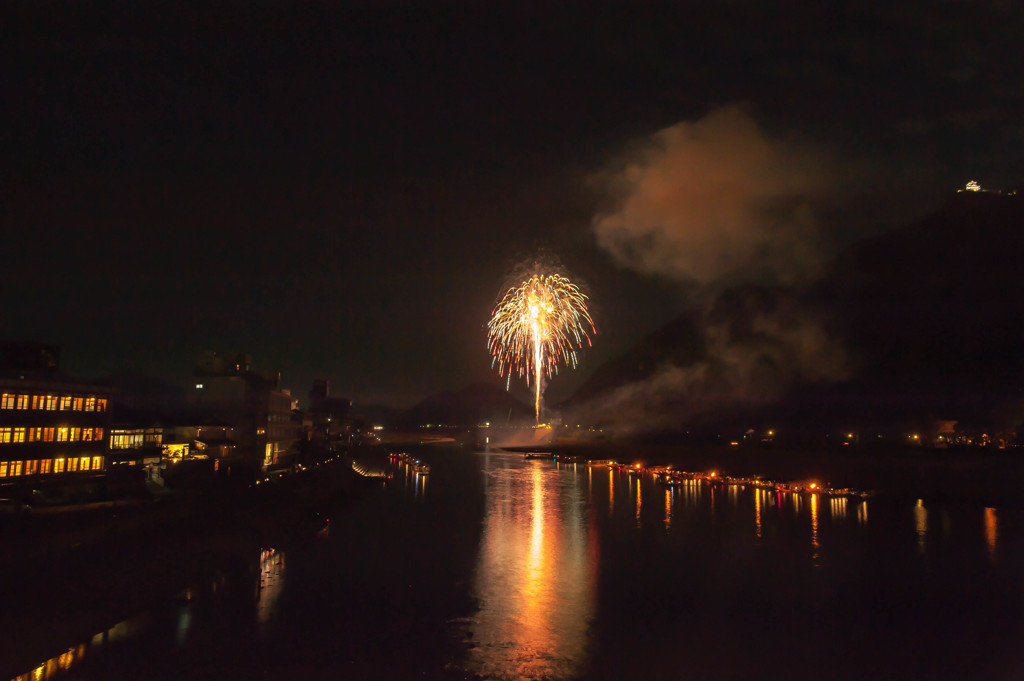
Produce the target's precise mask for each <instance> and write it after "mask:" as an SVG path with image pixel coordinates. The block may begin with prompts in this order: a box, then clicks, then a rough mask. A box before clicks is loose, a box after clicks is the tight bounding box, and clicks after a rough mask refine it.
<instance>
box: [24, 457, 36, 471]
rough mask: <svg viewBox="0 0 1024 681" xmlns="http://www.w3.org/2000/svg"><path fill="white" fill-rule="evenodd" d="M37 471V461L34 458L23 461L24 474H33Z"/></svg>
mask: <svg viewBox="0 0 1024 681" xmlns="http://www.w3.org/2000/svg"><path fill="white" fill-rule="evenodd" d="M38 471H39V462H38V461H36V460H34V459H33V460H32V461H26V462H25V475H35V474H36V473H37V472H38Z"/></svg>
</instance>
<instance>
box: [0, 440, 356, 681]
mask: <svg viewBox="0 0 1024 681" xmlns="http://www.w3.org/2000/svg"><path fill="white" fill-rule="evenodd" d="M374 486H375V483H373V482H370V481H366V480H362V479H360V478H358V476H356V475H355V474H354V473H353V472H352V470H351V465H350V458H349V457H339V459H338V460H337V461H334V462H330V463H327V464H323V465H321V466H318V467H316V468H311V469H307V470H306V471H303V472H300V473H298V474H295V475H294V476H293V477H292V478H291V479H284V480H281V481H279V482H277V483H275V484H271V485H265V486H261V487H255V486H254V487H252V488H246V489H244V490H238V491H223V490H222V491H216V490H214V491H210V492H204V493H196V494H189V495H185V496H182V497H181V498H176V499H166V500H160V501H154V502H150V504H149V505H148V506H145V507H143V508H133V509H130V510H128V509H124V512H122V513H121V514H117V513H115V512H113V509H116V508H117V507H116V506H111V507H108V508H101V509H87V510H84V511H79V513H81V514H83V516H88V522H86V521H85V518H73V517H72V515H73V514H74V513H75V511H69V512H68V513H67V516H66V517H65V518H63V519H62V520H63V521H64V524H65V525H66V527H65V528H64V529H63V530H62V531H59V532H55V533H54V534H52V535H46V534H39V533H43V532H45V531H46V529H47V528H36V527H32V528H22V529H20V530H16V531H15V532H14V533H13V534H11V533H5V535H4V536H3V539H2V540H0V547H2V548H3V549H4V550H3V552H2V553H3V559H2V560H0V571H2V573H3V574H4V575H5V576H7V577H8V580H7V582H8V583H9V584H17V585H18V588H17V590H16V591H15V592H14V593H12V594H11V595H10V596H8V598H7V599H5V608H4V611H3V613H2V615H0V628H3V629H4V630H5V631H8V632H12V635H9V636H6V637H4V638H3V640H2V642H0V678H15V677H16V676H17V675H19V674H24V673H26V672H29V671H31V670H32V669H34V668H35V667H37V666H38V665H39V664H41V663H43V662H45V661H46V660H47V659H50V658H52V657H54V656H56V655H60V654H61V653H62V652H64V650H65V649H64V648H62V647H61V646H63V645H64V644H65V643H67V642H72V644H73V645H77V644H78V643H80V642H87V641H89V640H90V639H91V638H92V637H93V636H94V635H95V634H96V633H97V632H102V631H104V630H106V629H108V628H109V627H111V626H113V625H116V624H117V623H119V622H121V621H123V620H126V619H128V618H130V617H133V616H135V615H136V614H138V613H139V612H141V611H143V610H145V609H146V608H148V607H150V606H151V605H152V604H153V603H156V602H160V601H166V600H168V599H173V598H174V597H175V596H176V595H177V594H179V593H181V592H182V591H183V590H184V589H187V588H190V587H193V586H195V585H196V584H197V583H201V582H203V581H205V580H207V579H209V578H211V577H213V576H214V575H216V574H217V573H218V572H223V571H225V570H231V569H242V568H240V567H239V566H245V565H248V562H247V561H246V557H247V556H252V557H255V556H258V554H259V551H260V549H262V548H266V547H268V546H275V547H276V545H281V544H286V543H287V542H288V541H290V540H291V539H293V538H296V537H299V536H301V535H302V534H303V533H310V534H311V533H313V532H315V530H316V529H319V528H317V527H315V526H314V525H313V523H316V522H319V519H318V518H317V517H315V516H318V515H319V514H320V512H321V510H323V511H325V512H329V513H330V515H331V516H338V517H339V522H336V523H332V525H331V527H332V529H334V528H335V527H337V529H338V530H339V531H343V521H342V520H340V519H341V518H343V516H344V514H345V510H346V508H347V507H348V506H350V505H351V504H353V503H355V502H356V501H358V499H359V498H361V497H362V496H363V495H364V494H365V493H368V492H369V490H370V489H371V488H372V487H374ZM35 520H36V518H33V519H32V521H35ZM76 521H77V522H76ZM8 529H11V528H8ZM19 532H20V534H19ZM28 533H36V534H33V535H32V536H28Z"/></svg>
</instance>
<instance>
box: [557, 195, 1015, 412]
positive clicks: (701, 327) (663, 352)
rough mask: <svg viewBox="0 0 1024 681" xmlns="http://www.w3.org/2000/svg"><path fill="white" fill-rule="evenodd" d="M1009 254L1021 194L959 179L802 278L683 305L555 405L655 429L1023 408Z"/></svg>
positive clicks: (1012, 262)
mask: <svg viewBox="0 0 1024 681" xmlns="http://www.w3.org/2000/svg"><path fill="white" fill-rule="evenodd" d="M1022 265H1024V198H1022V197H1021V196H1020V195H1019V194H1013V195H1009V194H998V193H987V192H977V193H975V192H962V193H958V194H956V195H955V196H953V197H952V198H951V199H950V200H949V201H948V202H947V203H946V204H945V205H944V206H943V207H942V208H940V209H939V210H938V211H937V212H935V213H934V214H933V215H930V216H928V217H927V218H925V219H924V220H921V221H920V222H917V223H914V224H911V225H908V226H906V227H904V228H900V229H896V230H892V231H889V232H886V233H884V234H880V235H878V236H875V237H873V238H871V239H868V240H865V241H862V242H858V243H855V244H853V245H851V246H850V247H848V248H847V249H846V250H845V251H843V252H842V253H841V254H840V255H839V256H838V257H836V258H835V259H834V261H833V262H832V263H831V264H830V266H828V267H827V268H826V269H825V275H824V276H823V277H822V279H821V280H819V281H817V282H815V283H813V284H812V285H809V286H806V287H801V288H793V287H776V286H752V285H745V286H739V287H734V288H732V289H729V290H726V291H724V292H722V293H721V294H720V295H719V296H718V297H717V298H716V299H715V300H714V301H712V302H711V303H709V304H706V305H704V306H701V307H696V306H695V307H693V308H691V309H688V310H686V311H684V312H683V313H682V314H681V315H680V316H679V317H677V318H676V319H675V320H673V321H672V322H670V323H668V324H666V325H665V326H663V327H662V328H661V329H659V330H658V331H656V332H655V333H653V334H651V335H650V336H648V337H646V338H644V339H642V340H641V341H640V342H638V343H637V344H636V345H635V346H634V347H633V348H631V349H630V350H629V351H628V352H626V353H624V354H623V355H622V356H620V357H619V358H616V359H614V360H612V361H610V362H608V363H606V364H605V365H604V366H602V367H600V368H599V369H598V370H597V371H595V372H594V374H593V376H592V377H591V379H590V380H589V381H587V383H585V384H584V385H583V386H582V387H581V388H580V390H579V391H578V392H577V393H576V395H574V396H573V397H572V398H571V399H570V400H569V401H567V402H566V403H565V404H564V405H562V408H563V409H566V410H582V411H583V413H585V414H591V415H595V418H601V419H604V420H605V421H606V422H607V420H608V419H612V420H614V412H616V411H621V412H623V413H628V414H629V418H630V419H631V420H635V419H637V418H643V417H647V418H650V419H651V423H652V424H653V427H654V428H660V429H664V428H666V427H669V428H671V427H683V426H686V427H689V426H690V425H692V424H695V423H712V422H713V423H719V424H721V423H730V422H735V423H741V422H757V421H765V422H767V421H775V422H786V423H788V424H789V425H790V426H791V427H801V426H806V425H807V424H808V423H814V424H815V427H818V428H821V429H830V428H832V427H833V426H836V427H843V428H846V427H848V426H850V425H851V424H853V423H856V424H859V425H864V426H865V427H867V426H868V425H870V426H871V427H877V428H883V427H886V426H890V425H893V424H903V423H906V422H907V421H910V420H915V419H916V420H918V421H920V420H924V419H928V418H932V419H935V418H944V419H958V420H962V421H969V422H973V423H977V424H991V425H992V426H995V427H1008V426H1012V425H1014V424H1016V423H1019V422H1020V421H1021V420H1022V418H1024V410H1021V409H1020V408H1019V407H1020V405H1021V404H1022V399H1024V390H1022V388H1021V385H1022V384H1021V379H1022V378H1024V276H1022V273H1021V269H1022ZM673 391H674V392H673ZM638 401H639V402H640V403H641V407H642V408H641V409H639V410H638V409H636V406H637V402H638ZM594 405H597V408H594ZM587 407H589V409H588V408H587ZM638 412H639V416H638Z"/></svg>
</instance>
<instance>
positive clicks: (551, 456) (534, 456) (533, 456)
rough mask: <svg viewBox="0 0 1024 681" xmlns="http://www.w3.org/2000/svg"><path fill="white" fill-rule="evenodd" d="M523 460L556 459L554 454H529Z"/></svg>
mask: <svg viewBox="0 0 1024 681" xmlns="http://www.w3.org/2000/svg"><path fill="white" fill-rule="evenodd" d="M523 458H524V459H554V458H555V453H554V452H527V453H526V454H525V455H524V456H523Z"/></svg>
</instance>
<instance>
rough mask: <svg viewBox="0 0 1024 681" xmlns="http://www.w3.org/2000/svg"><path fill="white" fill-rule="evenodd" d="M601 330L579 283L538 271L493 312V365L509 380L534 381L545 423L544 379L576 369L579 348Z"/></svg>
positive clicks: (489, 328) (490, 333) (490, 344)
mask: <svg viewBox="0 0 1024 681" xmlns="http://www.w3.org/2000/svg"><path fill="white" fill-rule="evenodd" d="M588 328H589V330H590V333H588V332H587V329H588ZM596 333H597V329H596V328H595V326H594V320H592V319H591V318H590V313H588V312H587V296H586V295H585V294H584V293H583V292H582V291H580V289H579V287H577V286H576V285H575V284H573V283H572V282H571V281H569V280H568V279H566V278H565V277H563V276H561V275H558V274H544V275H542V274H534V275H532V276H531V277H530V278H529V279H527V280H526V281H524V282H523V283H522V284H521V285H520V286H519V287H518V288H510V289H509V290H508V291H507V292H506V293H505V296H504V297H503V298H502V299H501V302H499V303H498V305H497V306H496V307H495V308H494V312H492V313H491V320H490V321H489V322H488V323H487V347H488V349H489V350H490V352H491V356H492V360H491V366H497V368H498V374H499V375H500V376H505V375H506V374H507V375H508V377H509V380H511V377H512V374H513V373H515V374H517V375H518V376H520V377H522V378H525V379H526V384H527V385H530V382H531V381H532V382H533V385H534V392H535V395H536V398H535V402H534V408H535V410H536V414H537V422H538V423H539V422H540V395H541V386H542V384H543V380H544V378H548V377H551V376H552V375H555V374H557V373H558V366H559V364H562V363H564V364H565V365H566V366H569V367H572V368H573V369H575V368H576V365H577V357H576V351H577V350H578V349H580V348H582V347H583V344H584V342H586V344H587V345H588V346H589V345H591V341H590V334H596Z"/></svg>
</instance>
